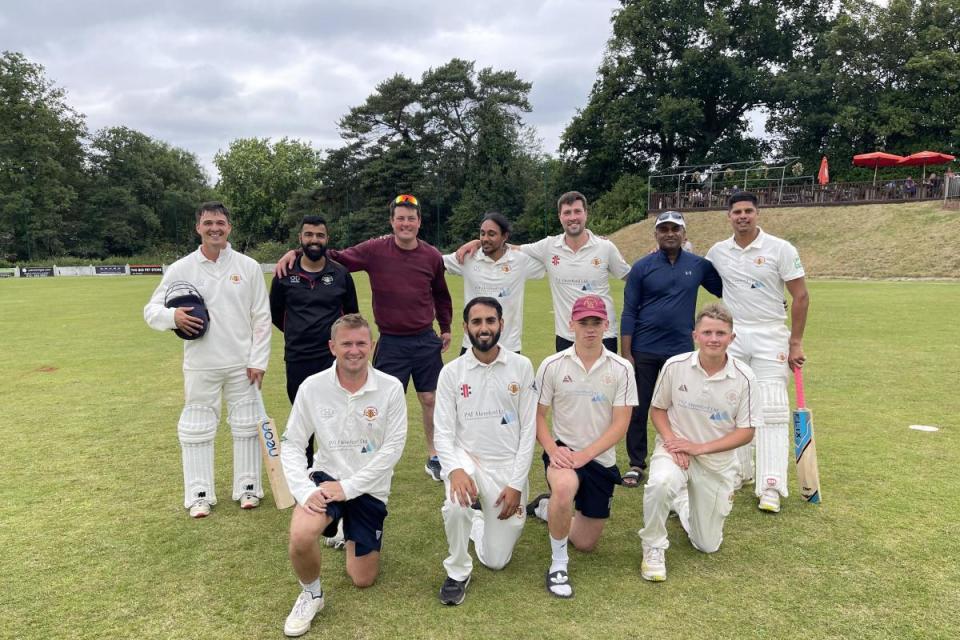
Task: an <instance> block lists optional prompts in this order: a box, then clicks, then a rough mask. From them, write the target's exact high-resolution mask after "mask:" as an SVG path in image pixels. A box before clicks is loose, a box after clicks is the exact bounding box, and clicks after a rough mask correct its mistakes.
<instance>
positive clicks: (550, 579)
mask: <svg viewBox="0 0 960 640" xmlns="http://www.w3.org/2000/svg"><path fill="white" fill-rule="evenodd" d="M555 587H570V593H563V592H557V591H554V588H555ZM547 591H548V592H550V595H552V596H554V597H555V598H561V599H563V600H567V599H569V598H572V597H573V585H572V584H570V576H568V575H567V572H566V571H563V570H560V571H553V572H550V571H547Z"/></svg>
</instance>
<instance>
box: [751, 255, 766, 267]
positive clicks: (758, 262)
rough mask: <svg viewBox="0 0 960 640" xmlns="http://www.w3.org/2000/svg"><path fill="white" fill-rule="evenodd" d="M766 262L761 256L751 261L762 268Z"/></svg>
mask: <svg viewBox="0 0 960 640" xmlns="http://www.w3.org/2000/svg"><path fill="white" fill-rule="evenodd" d="M766 261H767V259H766V258H764V257H763V256H757V257H756V259H755V260H754V261H753V264H755V265H757V266H758V267H759V266H762V265H763V264H764V263H765V262H766Z"/></svg>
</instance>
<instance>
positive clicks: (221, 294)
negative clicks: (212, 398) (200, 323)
mask: <svg viewBox="0 0 960 640" xmlns="http://www.w3.org/2000/svg"><path fill="white" fill-rule="evenodd" d="M179 280H183V281H185V282H189V283H190V284H192V285H193V286H194V287H196V289H197V291H199V292H200V295H201V296H203V303H204V304H205V305H206V307H207V311H209V313H210V326H209V327H207V332H206V333H205V334H204V335H203V337H202V338H198V339H197V340H184V341H183V368H184V369H186V370H198V371H202V370H209V369H227V368H233V367H249V368H252V369H262V370H264V371H266V370H267V364H268V363H269V361H270V332H271V323H270V301H269V299H268V298H267V286H266V284H265V283H264V280H263V271H261V269H260V265H259V264H257V261H256V260H254V259H253V258H249V257H247V256H245V255H243V254H242V253H237V252H236V251H234V250H233V249H232V248H230V245H229V244H227V247H226V248H225V249H224V250H223V251H221V252H220V255H219V257H218V258H217V260H216V262H214V261H212V260H208V259H207V258H206V257H205V256H204V255H203V253H202V252H201V251H200V249H199V248H198V249H197V250H196V251H194V252H193V253H191V254H189V255H187V256H184V257H183V258H180V259H179V260H177V261H176V262H174V263H173V264H172V265H170V267H169V268H168V269H167V272H166V273H165V274H163V279H162V280H160V285H159V286H158V287H157V288H156V290H154V292H153V295H152V296H151V297H150V302H148V303H147V305H146V306H145V307H144V308H143V317H144V319H145V320H146V321H147V324H148V325H150V327H152V328H153V329H157V330H158V331H166V330H169V329H175V328H176V326H177V325H176V323H175V322H174V321H173V314H174V312H175V309H168V308H166V307H164V306H163V298H164V296H165V295H166V293H167V288H168V287H169V286H170V285H171V284H173V283H174V282H177V281H179Z"/></svg>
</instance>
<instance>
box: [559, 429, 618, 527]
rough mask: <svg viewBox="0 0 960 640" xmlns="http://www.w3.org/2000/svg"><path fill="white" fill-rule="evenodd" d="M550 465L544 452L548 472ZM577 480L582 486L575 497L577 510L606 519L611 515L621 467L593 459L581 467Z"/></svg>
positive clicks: (560, 444) (590, 516)
mask: <svg viewBox="0 0 960 640" xmlns="http://www.w3.org/2000/svg"><path fill="white" fill-rule="evenodd" d="M557 444H558V445H559V446H561V447H564V446H566V445H565V444H563V443H562V442H560V441H559V440H557ZM549 466H550V456H548V455H547V452H546V451H544V452H543V470H544V472H546V470H547V467H549ZM574 471H576V472H577V480H579V481H580V487H579V488H578V489H577V495H576V496H574V498H573V504H574V506H575V507H576V509H577V511H579V512H580V513H582V514H583V515H585V516H587V517H588V518H598V519H606V518H609V517H610V507H611V505H612V504H613V489H614V487H616V486H617V485H618V484H621V482H622V478H621V477H620V469H618V468H617V465H613V466H612V467H605V466H603V465H602V464H600V463H599V462H597V461H596V460H591V461H590V462H588V463H587V464H585V465H583V466H582V467H580V468H579V469H574Z"/></svg>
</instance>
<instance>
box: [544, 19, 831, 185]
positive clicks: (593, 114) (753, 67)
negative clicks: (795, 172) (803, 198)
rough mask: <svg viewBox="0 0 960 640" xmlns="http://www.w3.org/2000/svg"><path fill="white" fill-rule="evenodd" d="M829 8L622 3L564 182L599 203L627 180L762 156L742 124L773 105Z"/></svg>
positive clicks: (575, 133)
mask: <svg viewBox="0 0 960 640" xmlns="http://www.w3.org/2000/svg"><path fill="white" fill-rule="evenodd" d="M827 4H828V3H823V2H820V1H813V0H712V1H709V2H707V1H703V0H621V8H620V9H619V10H618V11H617V12H616V13H615V15H614V17H613V20H612V23H613V34H612V36H611V37H610V40H609V41H608V43H607V50H606V53H605V55H604V58H603V62H602V63H601V65H600V69H599V71H598V77H597V80H596V82H595V83H594V86H593V89H592V91H591V94H590V98H589V101H588V103H587V105H586V107H585V108H584V109H583V110H582V111H580V112H579V113H578V114H577V115H576V117H574V119H573V121H572V122H571V123H570V125H569V126H568V127H567V129H566V131H565V132H564V134H563V139H562V143H561V153H562V156H563V158H564V160H565V175H566V177H565V181H566V182H568V183H571V184H570V186H573V183H575V184H576V186H579V187H580V188H581V190H583V191H584V192H586V193H587V194H588V195H589V196H594V197H595V196H599V195H600V194H602V193H604V192H606V191H609V190H610V189H611V188H612V187H613V185H614V184H615V183H616V182H617V180H618V179H619V178H620V176H622V175H624V174H646V173H647V172H648V171H649V170H650V169H651V168H653V167H656V168H659V169H666V168H669V167H672V166H676V165H683V164H688V163H706V162H715V161H716V162H722V161H729V160H735V159H743V158H744V156H756V155H758V154H760V153H762V152H763V150H764V148H763V145H762V143H761V141H760V140H755V139H751V138H750V137H749V136H748V134H747V129H748V122H747V119H746V117H745V116H746V114H747V113H748V112H749V111H750V110H751V109H754V108H758V107H762V106H766V105H767V104H768V102H769V99H770V85H771V82H772V81H773V78H774V77H775V75H776V73H777V71H778V70H779V69H780V68H781V67H782V66H783V65H785V64H787V63H788V62H789V61H790V60H791V59H792V57H793V56H794V55H796V53H797V52H802V51H804V50H805V49H806V48H808V47H809V46H810V37H809V33H810V31H811V29H815V28H816V26H817V25H818V24H819V21H820V20H821V19H822V17H823V15H824V14H825V12H826V11H827V9H828V7H827Z"/></svg>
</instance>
